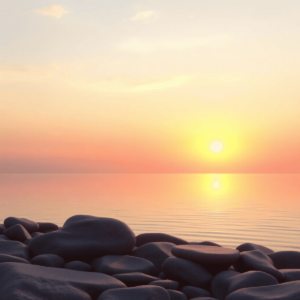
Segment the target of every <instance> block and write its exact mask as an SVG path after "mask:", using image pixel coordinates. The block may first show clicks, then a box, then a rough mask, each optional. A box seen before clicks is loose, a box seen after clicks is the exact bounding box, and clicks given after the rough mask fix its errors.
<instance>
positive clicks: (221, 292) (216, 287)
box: [210, 271, 241, 299]
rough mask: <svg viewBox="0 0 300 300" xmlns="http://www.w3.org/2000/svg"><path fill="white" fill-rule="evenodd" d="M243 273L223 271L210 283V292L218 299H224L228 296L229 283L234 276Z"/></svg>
mask: <svg viewBox="0 0 300 300" xmlns="http://www.w3.org/2000/svg"><path fill="white" fill-rule="evenodd" d="M239 274H241V273H239V272H236V271H223V272H220V273H219V274H217V275H216V276H214V278H213V279H212V281H211V283H210V290H211V293H212V295H213V296H214V297H215V298H217V299H223V298H224V296H225V295H227V294H228V292H227V290H228V282H230V279H231V278H232V277H234V276H237V275H239Z"/></svg>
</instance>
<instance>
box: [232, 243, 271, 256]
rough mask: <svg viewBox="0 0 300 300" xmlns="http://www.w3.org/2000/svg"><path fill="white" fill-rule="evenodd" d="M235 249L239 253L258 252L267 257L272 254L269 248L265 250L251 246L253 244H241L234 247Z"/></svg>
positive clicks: (262, 247) (261, 247) (258, 246)
mask: <svg viewBox="0 0 300 300" xmlns="http://www.w3.org/2000/svg"><path fill="white" fill-rule="evenodd" d="M236 249H237V250H239V251H240V252H245V251H253V250H259V251H261V252H263V253H265V254H267V255H268V254H271V253H274V251H273V250H272V249H270V248H267V247H265V246H262V245H257V244H253V243H245V244H242V245H240V246H238V247H236Z"/></svg>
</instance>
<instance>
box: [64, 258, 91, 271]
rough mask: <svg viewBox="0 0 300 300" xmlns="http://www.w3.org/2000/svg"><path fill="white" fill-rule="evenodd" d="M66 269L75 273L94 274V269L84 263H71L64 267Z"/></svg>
mask: <svg viewBox="0 0 300 300" xmlns="http://www.w3.org/2000/svg"><path fill="white" fill-rule="evenodd" d="M64 268H65V269H68V270H74V271H82V272H92V271H93V268H92V266H91V265H89V264H87V263H84V262H82V261H79V260H77V261H70V262H68V263H66V264H65V265H64Z"/></svg>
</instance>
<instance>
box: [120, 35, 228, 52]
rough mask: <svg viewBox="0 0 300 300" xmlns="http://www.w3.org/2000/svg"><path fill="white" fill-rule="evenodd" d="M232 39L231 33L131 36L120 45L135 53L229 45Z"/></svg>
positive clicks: (123, 48)
mask: <svg viewBox="0 0 300 300" xmlns="http://www.w3.org/2000/svg"><path fill="white" fill-rule="evenodd" d="M232 40H233V36H231V35H216V36H203V37H190V38H182V39H170V40H168V39H166V40H161V39H145V38H129V39H127V40H125V41H124V42H123V43H122V44H121V45H120V48H121V49H122V50H126V51H130V52H135V53H150V52H153V51H157V50H164V51H170V50H171V51H178V50H179V51H180V50H187V49H196V48H202V47H225V46H228V45H229V44H230V43H231V42H232Z"/></svg>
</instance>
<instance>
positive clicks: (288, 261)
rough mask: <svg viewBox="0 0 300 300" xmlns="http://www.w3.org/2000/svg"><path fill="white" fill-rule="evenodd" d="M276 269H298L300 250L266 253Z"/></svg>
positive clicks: (299, 267) (299, 266) (299, 265)
mask: <svg viewBox="0 0 300 300" xmlns="http://www.w3.org/2000/svg"><path fill="white" fill-rule="evenodd" d="M268 256H269V257H270V258H271V259H272V261H273V263H274V266H275V268H277V269H300V252H298V251H280V252H274V253H272V254H269V255H268Z"/></svg>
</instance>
